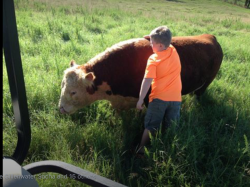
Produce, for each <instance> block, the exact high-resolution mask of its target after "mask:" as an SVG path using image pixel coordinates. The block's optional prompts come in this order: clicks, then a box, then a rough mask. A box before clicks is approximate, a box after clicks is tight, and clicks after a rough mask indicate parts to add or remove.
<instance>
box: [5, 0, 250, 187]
mask: <svg viewBox="0 0 250 187" xmlns="http://www.w3.org/2000/svg"><path fill="white" fill-rule="evenodd" d="M15 7H16V19H17V27H18V35H19V44H20V48H21V57H22V63H23V70H24V79H25V85H26V91H27V98H28V108H29V113H30V120H31V130H32V140H31V145H30V149H29V152H28V156H27V158H26V160H25V162H24V165H26V164H29V163H32V162H36V161H41V160H60V161H64V162H67V163H70V164H73V165H76V166H78V167H81V168H83V169H87V170H89V171H92V172H94V173H97V174H99V175H102V176H104V177H107V178H110V179H112V180H115V181H118V182H120V183H123V184H125V185H128V186H248V185H249V184H250V151H249V139H250V85H249V80H250V74H249V72H250V49H249V46H250V40H249V39H248V38H250V14H249V10H246V9H243V8H240V7H237V6H233V5H230V4H228V3H225V2H222V1H216V0H211V1H187V0H182V1H163V0H154V1H146V0H143V1H141V0H140V1H139V0H135V1H132V0H131V1H117V0H108V1H101V0H96V1H89V0H84V1H76V0H73V1H67V0H62V1H60V2H58V1H43V0H15ZM159 25H168V26H169V27H170V28H171V30H172V32H173V35H174V36H183V35H198V34H203V33H210V34H214V35H215V36H216V38H217V40H218V41H219V43H220V44H221V46H222V49H223V52H224V59H223V63H222V66H221V69H220V71H219V73H218V75H217V77H216V79H215V80H214V81H213V83H212V84H211V85H210V86H209V88H208V90H207V91H206V93H205V94H204V95H203V96H202V98H201V101H200V102H197V101H196V99H195V97H194V96H192V95H186V96H183V97H182V98H183V103H182V108H181V123H180V124H181V125H180V127H179V128H176V127H175V126H172V127H170V128H169V129H168V130H167V131H166V133H165V134H161V133H160V134H158V135H157V137H152V140H151V146H149V147H148V149H147V152H146V159H145V160H138V159H137V158H135V155H134V154H133V151H134V150H135V148H136V147H137V146H138V144H139V141H140V138H141V135H142V132H143V118H144V115H145V110H144V111H143V112H142V113H141V114H140V113H138V112H137V111H136V110H130V111H126V112H123V113H121V114H120V115H117V114H116V112H115V111H114V110H113V109H112V108H111V107H110V105H109V103H108V102H106V101H98V102H96V103H94V104H92V105H91V106H88V107H86V108H83V109H81V110H79V111H78V112H77V113H76V114H73V115H71V116H63V115H60V114H59V111H58V109H57V105H58V100H59V97H60V83H61V79H62V75H63V71H64V70H65V69H66V68H67V67H68V66H69V62H70V60H71V59H74V60H75V61H76V62H77V63H79V64H83V63H86V62H87V61H88V60H89V59H90V58H92V57H94V56H95V55H97V54H98V53H100V52H102V51H103V50H105V49H106V48H107V47H110V46H111V45H113V44H115V43H117V42H120V41H123V40H126V39H130V38H138V37H142V36H143V35H146V34H148V33H149V32H150V31H151V30H152V29H153V28H155V27H157V26H159ZM16 139H17V138H16V130H15V124H14V119H13V111H12V104H11V97H10V92H9V86H8V78H7V72H6V68H5V63H3V155H11V154H12V153H13V151H14V149H15V146H16ZM50 175H55V174H51V173H50ZM41 176H42V175H41ZM44 176H45V174H44ZM38 183H39V185H40V186H80V185H81V184H80V183H79V182H76V181H72V180H70V179H60V180H59V179H46V178H42V177H41V178H39V179H38ZM81 186H84V185H81Z"/></svg>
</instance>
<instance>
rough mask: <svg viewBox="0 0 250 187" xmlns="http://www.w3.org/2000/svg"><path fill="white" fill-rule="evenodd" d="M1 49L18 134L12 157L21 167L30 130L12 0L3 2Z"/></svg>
mask: <svg viewBox="0 0 250 187" xmlns="http://www.w3.org/2000/svg"><path fill="white" fill-rule="evenodd" d="M3 49H4V56H5V62H6V67H7V73H8V79H9V86H10V92H11V98H12V104H13V110H14V116H15V122H16V129H17V134H18V142H17V146H16V149H15V152H14V153H13V155H12V157H13V158H14V159H15V160H16V161H17V162H18V163H19V164H20V165H21V164H22V163H23V161H24V159H25V157H26V155H27V153H28V149H29V146H30V140H31V130H30V120H29V112H28V106H27V98H26V91H25V84H24V77H23V69H22V62H21V56H20V48H19V42H18V35H17V26H16V18H15V8H14V2H13V0H3Z"/></svg>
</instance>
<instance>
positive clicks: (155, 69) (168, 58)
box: [144, 45, 182, 102]
mask: <svg viewBox="0 0 250 187" xmlns="http://www.w3.org/2000/svg"><path fill="white" fill-rule="evenodd" d="M144 78H153V81H152V84H151V89H152V90H151V94H150V95H149V102H151V101H152V100H153V99H156V98H157V99H161V100H163V101H181V89H182V84H181V62H180V58H179V55H178V53H177V50H176V49H175V48H174V46H172V45H170V46H169V47H168V48H167V49H166V50H164V51H160V52H157V53H155V54H153V55H151V56H150V57H149V59H148V63H147V67H146V71H145V75H144Z"/></svg>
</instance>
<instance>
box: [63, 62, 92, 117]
mask: <svg viewBox="0 0 250 187" xmlns="http://www.w3.org/2000/svg"><path fill="white" fill-rule="evenodd" d="M70 66H71V67H70V68H68V69H66V70H65V71H64V77H63V80H62V85H61V88H62V90H61V97H60V100H59V109H60V112H61V113H63V114H72V113H74V112H76V111H77V110H78V109H80V108H82V107H84V106H87V105H89V104H90V103H92V99H91V97H90V94H89V93H88V92H87V89H88V88H90V87H92V85H93V80H94V79H95V76H94V74H93V73H92V72H90V73H84V72H83V70H82V69H81V68H80V67H79V65H77V64H76V63H75V62H74V61H71V62H70Z"/></svg>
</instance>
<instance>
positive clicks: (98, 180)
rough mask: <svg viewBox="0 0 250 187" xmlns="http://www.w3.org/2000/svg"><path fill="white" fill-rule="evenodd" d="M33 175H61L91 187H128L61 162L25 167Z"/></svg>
mask: <svg viewBox="0 0 250 187" xmlns="http://www.w3.org/2000/svg"><path fill="white" fill-rule="evenodd" d="M23 168H24V169H25V170H27V171H28V172H29V173H30V174H31V175H35V174H39V173H43V172H54V173H60V174H62V175H64V176H66V177H67V178H71V179H74V180H77V181H80V182H82V183H85V184H88V185H90V186H98V187H99V186H100V187H126V186H124V185H122V184H120V183H117V182H114V181H112V180H110V179H107V178H104V177H101V176H99V175H96V174H94V173H91V172H89V171H86V170H83V169H81V168H79V167H76V166H73V165H71V164H67V163H65V162H60V161H51V160H49V161H41V162H35V163H32V164H29V165H26V166H24V167H23Z"/></svg>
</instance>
